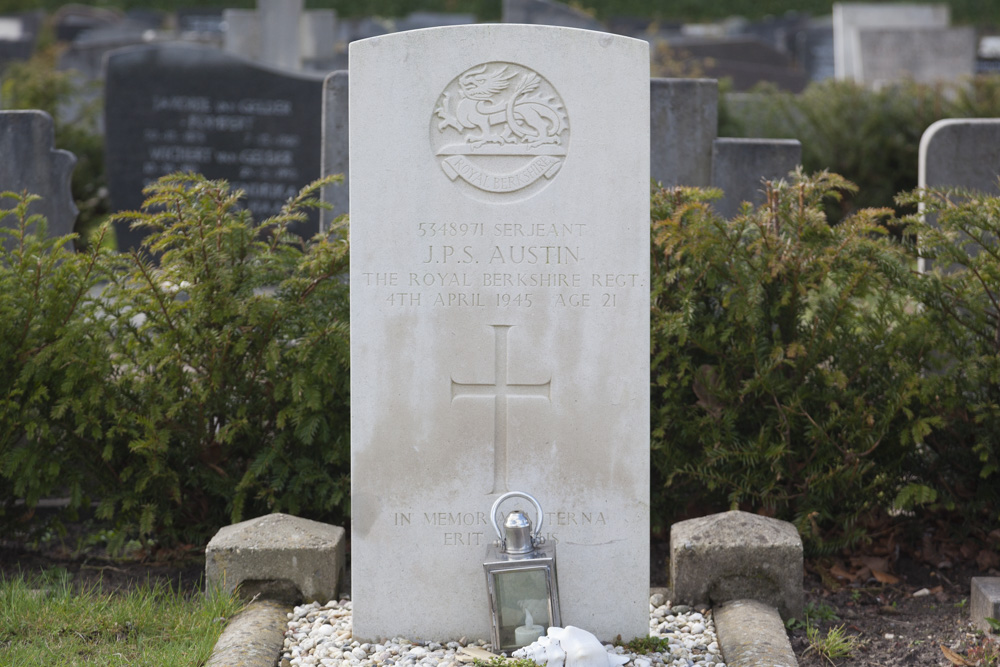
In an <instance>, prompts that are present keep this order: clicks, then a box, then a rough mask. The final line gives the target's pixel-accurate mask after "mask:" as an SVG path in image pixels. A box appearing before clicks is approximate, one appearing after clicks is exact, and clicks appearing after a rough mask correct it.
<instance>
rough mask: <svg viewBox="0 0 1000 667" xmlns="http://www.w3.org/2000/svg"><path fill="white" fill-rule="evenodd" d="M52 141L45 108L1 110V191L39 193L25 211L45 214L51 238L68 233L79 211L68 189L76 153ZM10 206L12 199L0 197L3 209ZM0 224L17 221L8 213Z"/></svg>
mask: <svg viewBox="0 0 1000 667" xmlns="http://www.w3.org/2000/svg"><path fill="white" fill-rule="evenodd" d="M54 142H55V130H54V128H53V124H52V117H51V116H49V115H48V114H47V113H45V112H44V111H0V192H17V193H21V192H23V191H25V190H26V191H27V192H28V194H33V195H38V196H40V197H41V199H40V200H39V201H36V202H33V203H32V204H31V205H30V206H29V207H28V214H29V215H34V214H36V213H37V214H40V215H43V216H45V218H46V220H47V222H48V235H49V236H53V237H55V236H65V235H67V234H71V233H72V232H73V224H74V223H75V222H76V215H77V212H78V211H77V209H76V204H75V203H74V202H73V192H72V190H71V188H70V180H71V178H72V176H73V167H74V165H76V156H75V155H73V154H72V153H70V152H69V151H64V150H56V149H55V148H54ZM13 206H14V203H13V200H11V199H4V200H0V207H2V208H8V209H9V208H13ZM2 224H3V226H4V227H13V226H16V225H17V224H18V222H17V221H16V220H15V219H14V218H13V217H12V216H11V215H8V216H7V217H6V218H5V219H4V220H3V223H2ZM29 231H31V230H30V228H29Z"/></svg>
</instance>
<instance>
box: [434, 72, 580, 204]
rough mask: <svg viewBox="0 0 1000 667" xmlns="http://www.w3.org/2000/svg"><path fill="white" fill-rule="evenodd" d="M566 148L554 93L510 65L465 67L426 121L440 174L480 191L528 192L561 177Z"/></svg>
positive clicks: (565, 122)
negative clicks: (460, 180) (439, 165)
mask: <svg viewBox="0 0 1000 667" xmlns="http://www.w3.org/2000/svg"><path fill="white" fill-rule="evenodd" d="M568 143H569V118H568V116H567V114H566V110H565V109H564V108H563V103H562V99H560V97H559V94H558V93H557V92H556V90H555V88H553V87H552V84H550V83H549V82H548V81H546V80H545V79H544V78H542V77H541V76H540V75H539V74H537V73H536V72H534V71H532V70H531V69H528V68H527V67H524V66H523V65H516V64H514V63H503V62H490V63H483V64H480V65H477V66H475V67H472V68H470V69H468V70H466V71H465V72H463V73H462V74H460V75H459V76H458V77H456V78H455V79H454V80H452V82H451V83H449V84H448V86H447V87H446V88H445V90H444V92H442V93H441V96H440V97H439V98H438V102H437V105H436V106H435V108H434V113H433V114H432V116H431V146H432V148H433V150H434V153H435V155H436V156H437V157H438V158H439V160H440V164H441V169H442V170H443V171H444V173H445V174H446V175H447V176H448V178H450V179H451V180H452V181H457V179H459V178H461V179H462V181H463V182H465V183H467V184H468V185H470V186H472V187H473V188H475V189H477V190H480V191H483V192H489V193H497V194H507V193H512V192H520V191H524V192H525V193H531V194H534V191H535V190H537V189H539V188H540V187H543V185H544V184H545V183H546V182H547V181H549V180H551V179H552V178H553V177H554V176H555V175H556V174H557V173H558V172H559V169H560V167H562V163H563V160H564V159H565V156H566V146H567V144H568Z"/></svg>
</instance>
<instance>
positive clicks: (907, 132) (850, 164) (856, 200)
mask: <svg viewBox="0 0 1000 667" xmlns="http://www.w3.org/2000/svg"><path fill="white" fill-rule="evenodd" d="M998 116H1000V76H998V75H996V74H991V75H980V76H976V77H974V78H973V79H972V80H970V81H962V82H958V83H955V84H949V85H944V84H942V85H939V86H930V85H926V84H918V83H914V82H912V81H903V82H899V83H897V84H895V85H891V86H884V87H882V88H880V89H878V90H870V89H868V88H866V87H864V86H862V85H860V84H857V83H854V82H850V81H836V80H833V79H828V80H825V81H820V82H816V83H812V84H810V85H809V86H808V87H807V88H806V90H805V91H803V92H802V93H800V94H793V93H788V92H782V91H778V90H775V89H773V88H769V87H766V86H762V87H760V88H759V90H757V91H756V92H754V93H750V94H749V95H743V96H741V95H731V96H728V99H726V98H724V99H723V103H722V104H721V106H720V128H719V136H735V137H770V138H786V139H798V140H799V141H801V142H802V165H803V167H804V168H805V170H806V172H807V173H814V172H817V171H821V170H824V169H826V170H829V171H832V172H834V173H837V174H841V175H843V176H844V177H845V178H847V179H849V180H850V181H851V182H853V183H857V184H859V185H860V186H861V189H860V190H859V191H856V192H851V193H844V194H845V195H846V196H844V197H842V198H841V199H840V200H838V201H830V202H828V208H829V211H828V213H829V214H830V216H831V218H832V219H833V220H834V221H836V220H839V219H840V218H841V217H843V216H845V215H848V214H850V212H851V211H855V210H859V209H862V208H871V207H876V208H878V207H892V206H896V205H897V202H896V201H895V200H894V198H895V196H896V194H897V193H899V192H906V191H910V190H912V189H914V188H915V187H916V186H917V167H918V164H919V159H918V158H919V155H918V153H919V148H920V138H921V137H922V136H923V133H924V131H925V130H926V129H927V128H928V127H930V125H931V124H932V123H934V122H935V121H938V120H941V119H942V118H995V117H998ZM900 212H903V213H905V212H913V211H912V210H911V209H905V208H904V209H901V210H900Z"/></svg>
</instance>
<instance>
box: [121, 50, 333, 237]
mask: <svg viewBox="0 0 1000 667" xmlns="http://www.w3.org/2000/svg"><path fill="white" fill-rule="evenodd" d="M105 77H106V83H105V104H104V114H105V132H106V142H105V145H106V154H107V170H108V188H109V193H110V197H111V206H112V208H113V209H114V210H117V211H120V210H129V209H138V208H139V207H140V206H141V205H142V202H143V199H144V197H143V194H142V189H143V187H145V186H146V185H147V184H148V183H150V182H152V181H155V180H156V179H157V178H159V177H160V176H163V175H165V174H169V173H173V172H177V171H191V172H197V173H200V174H203V175H204V176H206V177H208V178H211V179H226V180H228V181H229V182H230V183H231V184H232V185H233V186H234V187H236V188H239V189H242V190H244V191H245V192H246V198H245V204H246V206H247V208H249V209H250V210H251V211H252V212H253V214H254V217H255V219H257V220H261V219H263V218H265V217H267V216H270V215H273V214H275V213H277V212H278V211H279V210H280V208H281V206H282V204H284V203H285V201H287V199H288V198H289V197H291V196H292V195H294V194H295V193H297V192H298V191H299V190H300V189H301V188H302V187H303V186H304V185H306V184H308V183H310V182H312V181H313V180H315V179H317V178H319V176H320V161H321V159H320V154H321V148H322V146H321V134H322V123H321V116H322V106H323V77H322V76H321V75H309V74H293V73H288V72H284V71H278V70H274V69H269V68H266V67H261V66H259V65H255V64H253V63H250V62H248V61H245V60H242V59H240V58H235V57H233V56H231V55H228V54H226V53H223V52H222V51H219V50H217V49H212V48H209V47H203V46H197V45H191V44H180V43H165V44H156V45H148V46H136V47H129V48H126V49H120V50H117V51H114V52H112V53H111V54H110V55H109V56H108V61H107V66H106V73H105ZM318 229H319V220H318V216H315V215H314V216H313V218H312V219H310V220H309V221H308V222H305V223H301V224H300V225H299V226H298V227H297V228H294V229H292V231H293V232H296V233H298V234H301V235H303V236H306V237H308V236H312V235H313V234H315V233H316V231H317V230H318ZM116 232H117V236H118V245H119V248H121V249H126V248H134V247H137V246H138V245H139V243H140V241H141V239H142V234H140V233H138V232H134V231H132V230H129V229H124V228H119V229H117V230H116Z"/></svg>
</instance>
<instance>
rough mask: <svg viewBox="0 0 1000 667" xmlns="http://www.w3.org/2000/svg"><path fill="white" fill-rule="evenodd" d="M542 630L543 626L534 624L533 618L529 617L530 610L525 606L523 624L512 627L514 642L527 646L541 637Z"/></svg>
mask: <svg viewBox="0 0 1000 667" xmlns="http://www.w3.org/2000/svg"><path fill="white" fill-rule="evenodd" d="M544 631H545V628H543V627H542V626H540V625H535V619H533V618H532V617H531V611H530V610H528V608H527V607H525V609H524V625H522V626H519V627H516V628H514V643H515V644H517V645H518V646H527V645H528V644H530V643H531V642H533V641H535V640H536V639H538V638H539V637H541V636H542V632H544Z"/></svg>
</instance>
